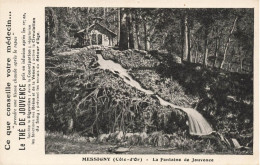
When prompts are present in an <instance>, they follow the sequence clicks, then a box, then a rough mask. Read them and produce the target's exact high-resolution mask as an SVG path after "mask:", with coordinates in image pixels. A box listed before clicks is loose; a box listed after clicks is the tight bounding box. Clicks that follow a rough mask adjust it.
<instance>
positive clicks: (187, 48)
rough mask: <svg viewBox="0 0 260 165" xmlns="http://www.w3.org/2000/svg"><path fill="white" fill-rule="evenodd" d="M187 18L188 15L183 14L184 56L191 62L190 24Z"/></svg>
mask: <svg viewBox="0 0 260 165" xmlns="http://www.w3.org/2000/svg"><path fill="white" fill-rule="evenodd" d="M189 25H190V24H189V18H188V15H186V16H185V33H186V34H185V39H186V42H185V43H186V56H187V61H188V62H191V54H190V49H191V45H190V43H191V42H190V40H191V38H190V26H189Z"/></svg>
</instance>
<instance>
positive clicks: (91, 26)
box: [77, 22, 116, 37]
mask: <svg viewBox="0 0 260 165" xmlns="http://www.w3.org/2000/svg"><path fill="white" fill-rule="evenodd" d="M95 26H99V27H101V28H102V29H104V30H105V31H107V32H108V33H110V34H111V35H112V36H114V37H115V36H116V33H114V32H113V31H111V30H110V29H108V28H107V27H105V26H104V25H101V24H100V23H97V22H96V23H94V24H92V25H90V26H89V28H88V29H87V28H86V29H81V30H80V31H78V32H77V33H84V32H86V31H89V30H91V29H92V28H94V27H95Z"/></svg>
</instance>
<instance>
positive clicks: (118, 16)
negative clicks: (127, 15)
mask: <svg viewBox="0 0 260 165" xmlns="http://www.w3.org/2000/svg"><path fill="white" fill-rule="evenodd" d="M117 10H118V12H117V28H118V29H117V44H118V45H119V41H120V22H121V21H120V20H121V19H120V18H121V17H120V10H121V9H120V8H118V9H117Z"/></svg>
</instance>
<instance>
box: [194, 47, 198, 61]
mask: <svg viewBox="0 0 260 165" xmlns="http://www.w3.org/2000/svg"><path fill="white" fill-rule="evenodd" d="M197 61H198V44H197V43H196V47H195V59H194V63H197Z"/></svg>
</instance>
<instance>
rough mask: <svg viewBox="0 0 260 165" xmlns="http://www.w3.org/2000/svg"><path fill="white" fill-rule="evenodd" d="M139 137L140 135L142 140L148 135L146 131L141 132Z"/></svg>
mask: <svg viewBox="0 0 260 165" xmlns="http://www.w3.org/2000/svg"><path fill="white" fill-rule="evenodd" d="M140 137H141V139H142V141H144V140H145V139H147V138H148V135H147V134H146V132H142V133H141V134H140Z"/></svg>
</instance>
